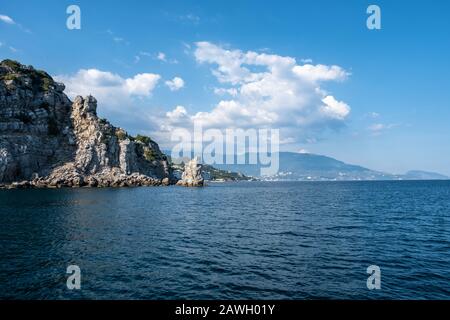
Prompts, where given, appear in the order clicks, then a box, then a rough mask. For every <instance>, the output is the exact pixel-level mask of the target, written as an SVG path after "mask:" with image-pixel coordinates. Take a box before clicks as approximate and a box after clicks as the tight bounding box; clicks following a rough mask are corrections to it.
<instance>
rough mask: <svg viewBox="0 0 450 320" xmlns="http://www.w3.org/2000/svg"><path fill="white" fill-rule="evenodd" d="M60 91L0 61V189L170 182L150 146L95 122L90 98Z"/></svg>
mask: <svg viewBox="0 0 450 320" xmlns="http://www.w3.org/2000/svg"><path fill="white" fill-rule="evenodd" d="M63 90H64V85H63V84H60V83H56V82H55V81H54V80H53V79H52V78H51V77H50V76H49V75H48V74H47V73H45V72H43V71H38V70H35V69H34V68H33V67H27V66H24V65H21V64H19V63H17V62H15V61H11V60H4V61H2V62H1V63H0V184H1V186H3V187H8V186H11V187H15V188H23V187H38V188H42V187H54V188H59V187H83V186H88V187H122V186H123V187H125V186H153V185H168V184H171V183H173V182H174V179H173V177H172V173H171V168H170V165H169V163H168V161H167V158H166V156H165V155H164V154H163V153H162V152H161V151H160V149H159V147H158V145H157V144H156V143H155V142H154V141H152V140H151V139H150V138H148V137H143V136H138V137H136V138H133V137H131V136H129V135H128V134H127V133H126V132H125V130H123V129H121V128H116V127H114V126H113V125H111V124H110V123H109V122H108V121H106V120H104V119H100V118H98V116H97V101H96V99H95V98H94V97H92V96H88V97H84V98H83V97H81V96H77V97H76V98H75V99H74V101H73V103H72V102H71V101H70V100H69V98H67V96H66V95H65V94H64V93H63ZM16 181H22V182H20V183H17V182H16ZM24 181H26V183H25V182H24Z"/></svg>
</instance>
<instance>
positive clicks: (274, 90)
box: [164, 42, 350, 143]
mask: <svg viewBox="0 0 450 320" xmlns="http://www.w3.org/2000/svg"><path fill="white" fill-rule="evenodd" d="M194 56H195V59H196V60H197V62H198V63H200V64H208V65H211V67H212V69H211V72H212V74H213V75H214V76H215V77H216V79H217V81H218V82H219V83H222V84H226V85H227V86H228V88H214V89H213V90H214V93H216V94H218V95H224V94H228V95H230V98H229V99H223V100H221V101H219V102H218V103H217V104H216V105H215V107H214V108H213V109H212V110H210V111H205V112H197V113H196V114H188V113H187V112H185V111H186V110H185V109H184V112H183V120H184V124H183V125H184V126H185V127H191V126H192V125H193V122H194V121H196V122H198V123H200V124H201V125H202V126H203V127H213V128H217V129H224V128H232V127H240V128H248V127H254V128H263V127H264V128H278V129H281V135H282V136H281V140H282V141H287V142H286V143H292V142H295V141H297V142H299V141H301V140H303V141H312V140H314V141H315V140H317V135H320V133H321V132H323V131H326V129H327V128H336V127H337V126H339V125H342V124H343V123H344V122H345V120H346V118H347V117H348V115H349V113H350V107H349V105H348V104H346V103H345V102H343V101H340V100H338V99H336V98H335V97H334V96H333V95H331V94H329V93H327V92H326V91H325V90H324V89H323V88H322V87H321V86H322V84H323V83H325V82H330V81H343V80H345V79H346V78H347V77H348V76H349V73H348V72H347V71H345V70H344V69H342V68H341V67H339V66H335V65H332V66H327V65H321V64H317V65H312V64H303V65H301V64H300V65H299V64H297V62H296V60H295V59H294V58H292V57H288V56H280V55H275V54H266V53H258V52H254V51H247V52H244V51H241V50H230V49H226V48H224V47H222V46H219V45H215V44H213V43H210V42H198V43H196V47H195V51H194ZM178 111H180V110H178ZM172 112H175V110H174V111H172ZM178 113H179V112H178ZM170 115H172V113H171V114H170ZM166 116H167V119H165V125H164V127H167V126H168V125H169V126H170V123H171V121H172V120H173V117H169V116H168V115H166ZM177 125H178V123H177ZM173 126H176V125H175V124H173Z"/></svg>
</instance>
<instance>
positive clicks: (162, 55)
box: [156, 52, 166, 62]
mask: <svg viewBox="0 0 450 320" xmlns="http://www.w3.org/2000/svg"><path fill="white" fill-rule="evenodd" d="M156 59H158V60H160V61H163V62H166V54H165V53H164V52H158V54H157V55H156Z"/></svg>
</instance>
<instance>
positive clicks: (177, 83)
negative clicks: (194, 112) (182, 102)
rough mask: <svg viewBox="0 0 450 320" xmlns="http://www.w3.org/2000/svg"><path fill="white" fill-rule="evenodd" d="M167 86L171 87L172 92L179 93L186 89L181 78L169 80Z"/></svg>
mask: <svg viewBox="0 0 450 320" xmlns="http://www.w3.org/2000/svg"><path fill="white" fill-rule="evenodd" d="M165 84H166V86H168V87H169V89H170V91H178V90H180V89H181V88H183V87H184V80H183V79H181V78H180V77H175V78H173V79H172V80H167V81H166V82H165Z"/></svg>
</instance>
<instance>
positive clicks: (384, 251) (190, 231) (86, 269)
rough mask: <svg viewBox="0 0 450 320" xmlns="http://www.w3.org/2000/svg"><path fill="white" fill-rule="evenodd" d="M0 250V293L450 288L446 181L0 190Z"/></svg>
mask: <svg viewBox="0 0 450 320" xmlns="http://www.w3.org/2000/svg"><path fill="white" fill-rule="evenodd" d="M0 253H1V257H0V298H3V299H5V298H8V299H79V298H86V299H317V298H330V299H380V298H381V299H383V298H384V299H386V298H390V299H450V182H448V181H435V182H431V181H429V182H427V181H417V182H415V181H408V182H407V181H393V182H282V183H274V182H243V183H223V184H212V185H210V186H208V187H206V188H198V189H194V188H182V187H149V188H145V187H143V188H129V189H126V188H124V189H61V190H0ZM70 264H76V265H78V266H80V268H81V272H82V284H81V290H78V291H77V290H74V291H70V290H68V289H67V287H66V279H67V275H66V273H65V272H66V268H67V266H68V265H70ZM369 265H378V266H380V268H381V274H382V275H381V290H372V291H370V290H368V289H367V286H366V280H367V277H368V274H366V268H367V267H368V266H369Z"/></svg>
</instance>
